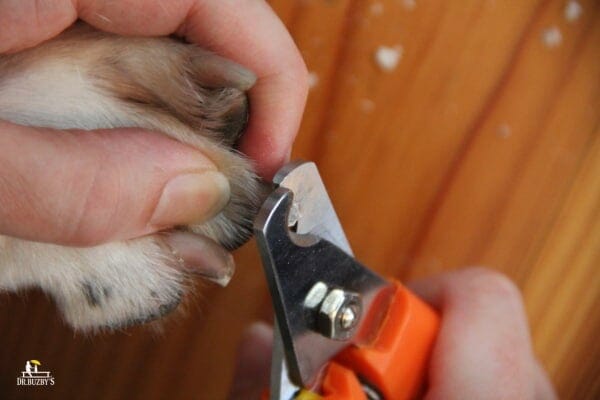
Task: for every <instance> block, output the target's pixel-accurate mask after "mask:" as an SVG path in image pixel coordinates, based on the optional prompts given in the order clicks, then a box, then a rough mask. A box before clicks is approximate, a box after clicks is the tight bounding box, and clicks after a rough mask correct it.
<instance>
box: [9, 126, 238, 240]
mask: <svg viewBox="0 0 600 400" xmlns="http://www.w3.org/2000/svg"><path fill="white" fill-rule="evenodd" d="M0 165H1V166H2V170H1V172H0V234H5V235H9V236H16V237H21V238H24V239H29V240H36V241H45V242H52V243H57V244H65V245H78V246H88V245H94V244H98V243H102V242H106V241H111V240H121V239H129V238H132V237H137V236H142V235H145V234H148V233H151V232H154V231H157V230H160V229H163V228H166V227H169V226H173V225H182V224H189V223H194V222H200V221H203V220H206V219H209V218H210V217H212V216H213V215H214V214H216V213H217V212H218V211H220V209H221V208H222V207H223V206H224V205H225V204H226V203H227V201H228V199H229V183H228V181H227V179H226V178H225V176H224V175H222V174H221V173H219V172H217V168H216V166H215V165H214V164H213V163H212V161H210V160H209V159H208V158H207V157H206V156H204V155H203V154H202V153H200V152H199V151H197V150H195V149H193V148H191V147H189V146H186V145H184V144H182V143H179V142H177V141H175V140H172V139H169V138H167V137H166V136H164V135H161V134H158V133H153V132H147V131H143V130H140V129H114V130H98V131H75V130H73V131H58V130H52V129H41V128H31V127H25V126H21V125H14V124H11V123H8V122H4V121H0Z"/></svg>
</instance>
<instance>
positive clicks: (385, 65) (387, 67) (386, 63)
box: [375, 46, 404, 71]
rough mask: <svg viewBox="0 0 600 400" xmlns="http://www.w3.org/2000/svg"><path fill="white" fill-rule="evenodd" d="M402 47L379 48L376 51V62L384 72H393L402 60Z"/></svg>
mask: <svg viewBox="0 0 600 400" xmlns="http://www.w3.org/2000/svg"><path fill="white" fill-rule="evenodd" d="M403 53H404V49H403V48H402V46H394V47H387V46H379V47H378V48H377V50H376V51H375V62H376V63H377V65H378V66H379V68H381V69H382V70H384V71H393V70H394V69H396V67H397V66H398V63H399V62H400V60H401V59H402V54H403Z"/></svg>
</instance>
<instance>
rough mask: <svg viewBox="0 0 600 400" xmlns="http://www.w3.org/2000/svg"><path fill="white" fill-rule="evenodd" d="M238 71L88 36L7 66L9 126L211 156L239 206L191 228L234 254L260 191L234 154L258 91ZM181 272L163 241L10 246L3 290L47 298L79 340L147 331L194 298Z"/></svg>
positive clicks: (4, 115) (59, 41)
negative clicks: (141, 138)
mask: <svg viewBox="0 0 600 400" xmlns="http://www.w3.org/2000/svg"><path fill="white" fill-rule="evenodd" d="M236 68H238V67H237V66H236V65H234V64H233V63H231V62H228V61H227V60H224V59H223V58H221V57H218V56H216V55H214V54H211V53H209V52H207V51H205V50H202V49H199V48H197V47H195V46H191V45H187V44H183V43H181V42H179V41H177V40H174V39H170V38H123V37H118V36H115V35H110V34H106V33H101V32H97V31H94V30H93V29H91V28H89V27H88V26H86V25H83V24H79V25H77V26H75V27H73V28H71V29H70V30H68V31H67V32H65V33H63V34H62V35H60V36H59V37H58V38H56V39H53V40H51V41H49V42H47V43H45V44H42V45H40V46H38V47H35V48H33V49H30V50H27V51H24V52H21V53H18V54H13V55H4V56H0V119H5V120H9V121H12V122H14V123H19V124H24V125H31V126H43V127H50V128H57V129H68V128H80V129H99V128H117V127H141V128H147V129H152V130H157V131H160V132H164V133H165V134H167V135H168V136H170V137H172V138H175V139H177V140H179V141H181V142H184V143H187V144H190V145H192V146H194V147H197V148H198V149H201V150H202V152H203V153H204V154H206V155H208V156H209V158H210V159H212V160H213V162H214V163H215V164H216V165H217V166H218V169H219V170H220V171H221V172H223V173H224V174H225V175H226V176H227V178H228V179H229V181H230V187H231V200H230V202H229V204H228V205H227V206H226V208H225V209H224V210H223V212H221V213H220V214H218V215H217V216H216V217H214V218H213V219H211V220H210V221H208V222H206V223H204V224H200V225H195V226H189V227H184V229H189V230H192V231H194V232H196V233H201V234H204V235H207V236H209V237H211V238H213V239H214V240H216V241H218V242H220V243H222V244H223V245H224V246H225V247H227V248H235V247H237V246H239V245H240V244H241V243H243V242H244V241H245V240H246V239H247V238H248V237H249V235H250V228H251V222H252V217H253V215H254V212H255V210H256V208H257V207H258V204H259V200H260V192H261V189H260V184H259V182H258V180H257V178H256V176H255V175H254V173H253V171H252V166H251V164H250V162H249V161H248V160H247V159H245V158H244V157H243V156H242V155H240V154H239V153H238V152H236V151H235V150H232V148H231V146H232V145H233V144H234V143H235V141H236V140H237V138H238V135H239V133H240V131H241V129H242V127H243V125H244V123H245V119H246V114H247V100H246V95H245V93H244V91H245V90H247V89H248V88H249V85H245V84H242V85H240V83H239V79H236V77H237V75H236V74H237V73H238V72H239V71H238V70H236ZM180 262H181V261H180V260H179V259H178V257H177V256H176V255H175V254H173V253H172V251H171V250H170V248H169V247H168V246H167V245H166V244H165V242H164V241H163V240H162V239H161V235H160V234H157V235H152V236H148V237H144V238H140V239H136V240H131V241H127V242H121V243H108V244H105V245H102V246H96V247H93V248H69V247H63V246H56V245H51V244H43V243H33V242H28V241H24V240H20V239H16V238H10V237H1V236H0V289H2V288H4V289H7V290H18V289H20V288H23V287H28V286H40V287H42V289H44V290H45V291H46V292H48V293H49V294H51V295H52V296H53V297H54V298H55V300H56V301H57V303H58V305H59V307H60V308H61V310H62V311H63V313H64V315H65V317H66V319H67V321H68V322H69V323H71V324H72V325H73V326H74V327H76V328H79V329H96V328H100V327H106V326H108V327H117V326H123V325H128V324H131V323H137V322H141V321H146V320H148V319H152V318H155V317H157V316H160V315H163V314H165V313H166V312H168V311H170V310H171V309H172V308H174V307H175V306H176V305H177V304H178V302H179V301H180V299H181V296H182V295H183V293H184V292H185V290H186V284H185V281H186V279H187V278H186V277H185V276H184V274H183V273H182V272H181V271H180V269H177V268H173V267H176V266H178V264H179V263H180Z"/></svg>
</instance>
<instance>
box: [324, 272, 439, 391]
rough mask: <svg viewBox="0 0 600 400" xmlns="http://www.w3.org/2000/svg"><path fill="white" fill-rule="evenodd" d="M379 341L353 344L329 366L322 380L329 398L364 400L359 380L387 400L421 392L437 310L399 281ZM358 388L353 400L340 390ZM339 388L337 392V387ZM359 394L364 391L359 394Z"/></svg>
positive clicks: (437, 323) (433, 336)
mask: <svg viewBox="0 0 600 400" xmlns="http://www.w3.org/2000/svg"><path fill="white" fill-rule="evenodd" d="M394 285H395V292H394V294H393V298H392V301H391V303H390V306H389V310H388V313H387V315H386V316H385V319H384V320H383V322H382V326H381V328H380V330H379V333H378V335H377V337H376V338H375V339H374V340H373V342H372V343H371V344H369V345H368V346H363V347H355V346H351V347H349V348H347V349H345V350H344V351H343V352H342V353H340V354H339V355H338V356H337V357H336V361H337V363H339V364H341V366H343V367H345V368H340V366H339V365H338V364H336V363H334V362H332V363H331V364H330V366H329V367H328V370H327V372H326V376H325V380H324V382H323V397H324V398H325V399H328V400H342V399H352V400H354V399H364V398H365V395H364V394H363V393H362V389H361V388H360V385H358V386H357V385H356V384H354V385H352V384H350V383H348V381H350V380H352V378H351V376H354V380H355V382H356V383H358V379H357V377H360V378H361V379H364V380H365V381H367V382H369V384H371V385H372V386H373V387H374V388H375V389H376V390H378V391H379V392H380V393H381V395H383V398H384V399H386V400H410V399H414V398H416V397H417V396H419V395H420V394H422V392H423V390H424V386H425V380H426V377H427V376H426V375H427V368H428V363H429V358H430V355H431V351H432V348H433V345H434V342H435V339H436V336H437V332H438V329H439V317H438V315H437V314H436V312H435V311H434V310H433V309H432V308H431V307H429V306H428V305H427V304H425V303H424V302H423V301H422V300H421V299H419V298H418V297H416V296H415V295H414V294H412V293H411V292H410V291H408V290H407V289H406V288H405V287H404V286H402V285H401V284H400V283H399V282H396V281H395V282H394ZM347 387H352V388H355V390H356V391H357V392H355V393H353V394H352V395H351V396H350V395H348V394H346V393H344V394H343V395H342V392H341V391H340V390H339V388H347ZM336 388H337V389H336ZM358 390H360V394H361V395H362V397H360V396H359V393H358Z"/></svg>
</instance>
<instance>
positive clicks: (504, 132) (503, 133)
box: [496, 123, 512, 139]
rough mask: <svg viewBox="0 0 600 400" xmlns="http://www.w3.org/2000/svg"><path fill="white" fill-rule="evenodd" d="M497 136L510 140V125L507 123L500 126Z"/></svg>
mask: <svg viewBox="0 0 600 400" xmlns="http://www.w3.org/2000/svg"><path fill="white" fill-rule="evenodd" d="M496 134H497V135H498V136H500V137H501V138H502V139H506V138H508V137H509V136H510V135H511V134H512V130H511V129H510V125H508V124H506V123H505V124H500V125H498V129H496Z"/></svg>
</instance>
